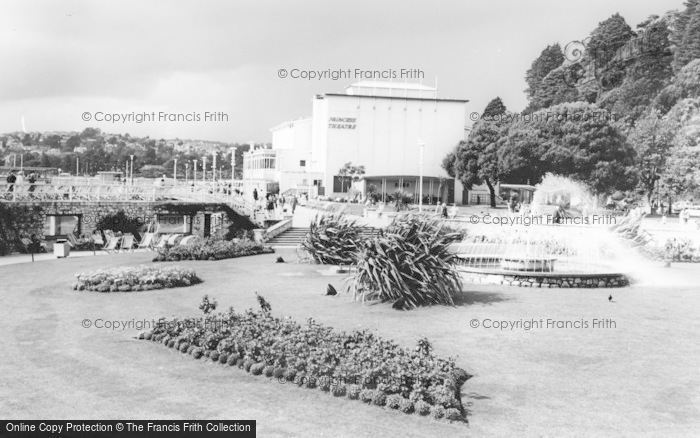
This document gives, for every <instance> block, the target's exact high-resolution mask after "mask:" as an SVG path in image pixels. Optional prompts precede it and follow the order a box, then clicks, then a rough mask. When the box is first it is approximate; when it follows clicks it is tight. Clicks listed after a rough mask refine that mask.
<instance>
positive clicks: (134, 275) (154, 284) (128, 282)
mask: <svg viewBox="0 0 700 438" xmlns="http://www.w3.org/2000/svg"><path fill="white" fill-rule="evenodd" d="M75 276H76V278H77V280H76V282H75V283H73V289H74V290H91V291H98V292H117V291H120V292H130V291H139V290H151V289H163V288H171V287H181V286H191V285H193V284H197V283H201V282H202V280H201V279H200V278H199V277H197V275H196V274H195V272H194V270H192V269H186V268H182V267H179V266H168V267H163V268H154V267H149V266H139V267H124V268H110V269H100V270H98V271H93V272H86V273H81V274H76V275H75Z"/></svg>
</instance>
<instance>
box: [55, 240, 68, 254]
mask: <svg viewBox="0 0 700 438" xmlns="http://www.w3.org/2000/svg"><path fill="white" fill-rule="evenodd" d="M53 253H54V255H55V256H56V257H57V258H61V257H68V256H69V255H70V243H68V241H67V240H57V241H56V243H54V245H53Z"/></svg>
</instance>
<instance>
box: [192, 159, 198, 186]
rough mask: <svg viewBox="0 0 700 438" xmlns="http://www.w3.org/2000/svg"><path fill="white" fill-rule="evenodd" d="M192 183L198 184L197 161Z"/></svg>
mask: <svg viewBox="0 0 700 438" xmlns="http://www.w3.org/2000/svg"><path fill="white" fill-rule="evenodd" d="M192 182H194V183H195V184H197V160H194V175H193V176H192Z"/></svg>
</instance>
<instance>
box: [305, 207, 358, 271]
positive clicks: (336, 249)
mask: <svg viewBox="0 0 700 438" xmlns="http://www.w3.org/2000/svg"><path fill="white" fill-rule="evenodd" d="M359 231H360V229H359V227H358V226H357V225H356V223H355V221H354V220H351V219H348V218H347V217H346V216H345V215H344V214H342V213H330V214H326V215H316V217H315V218H314V220H313V221H312V222H311V225H310V226H309V232H308V233H307V234H306V236H305V237H304V240H303V241H302V246H303V247H304V249H306V250H307V251H308V252H309V254H311V257H312V258H313V259H314V261H316V262H317V263H322V264H331V265H349V264H355V263H356V261H357V259H356V256H357V254H356V253H357V250H358V242H359V236H360V234H359Z"/></svg>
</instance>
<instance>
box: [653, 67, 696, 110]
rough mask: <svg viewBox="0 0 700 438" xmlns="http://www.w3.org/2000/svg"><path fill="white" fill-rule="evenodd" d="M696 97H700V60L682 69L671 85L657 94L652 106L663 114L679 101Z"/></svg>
mask: <svg viewBox="0 0 700 438" xmlns="http://www.w3.org/2000/svg"><path fill="white" fill-rule="evenodd" d="M696 97H700V59H696V60H694V61H691V62H689V63H688V64H687V65H686V66H685V67H683V68H682V69H681V70H680V71H679V72H678V73H677V74H676V76H675V77H674V78H673V80H672V82H671V84H669V85H668V86H667V87H665V88H664V89H663V90H661V91H660V92H659V94H658V95H657V96H656V98H655V99H654V102H653V104H652V105H653V107H654V108H657V109H659V110H660V111H661V112H662V113H664V114H665V113H667V112H668V111H670V110H671V108H672V107H673V106H674V105H676V103H678V102H679V101H681V100H683V99H686V98H696Z"/></svg>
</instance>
